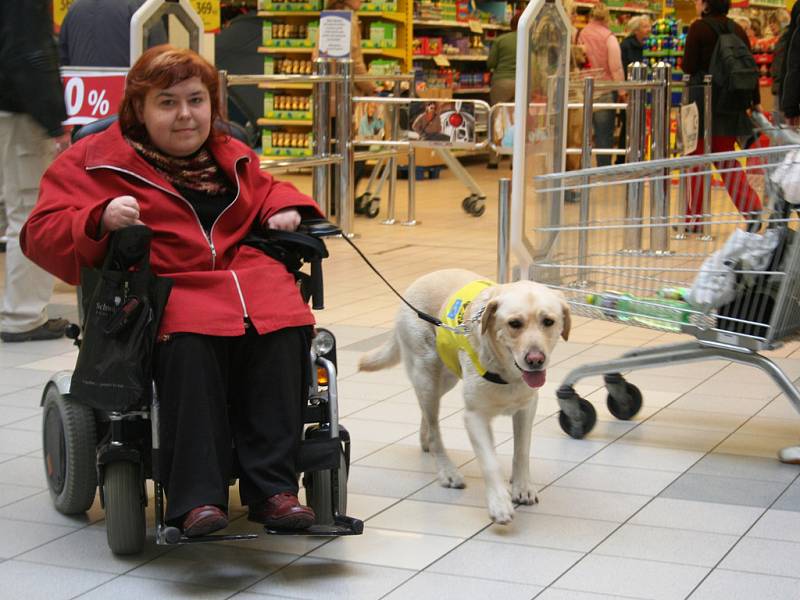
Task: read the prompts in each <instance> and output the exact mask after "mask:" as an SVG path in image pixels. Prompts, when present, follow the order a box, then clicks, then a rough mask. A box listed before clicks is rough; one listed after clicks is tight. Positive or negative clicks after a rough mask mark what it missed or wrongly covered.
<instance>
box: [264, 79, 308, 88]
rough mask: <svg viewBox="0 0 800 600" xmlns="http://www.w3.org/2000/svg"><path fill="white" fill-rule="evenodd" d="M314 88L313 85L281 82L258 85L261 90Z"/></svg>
mask: <svg viewBox="0 0 800 600" xmlns="http://www.w3.org/2000/svg"><path fill="white" fill-rule="evenodd" d="M313 87H314V84H313V83H281V82H279V81H275V82H270V83H259V84H258V89H260V90H310V89H313Z"/></svg>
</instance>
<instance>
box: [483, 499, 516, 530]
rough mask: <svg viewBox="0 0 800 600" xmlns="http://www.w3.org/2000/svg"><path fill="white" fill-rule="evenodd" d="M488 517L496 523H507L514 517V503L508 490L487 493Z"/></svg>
mask: <svg viewBox="0 0 800 600" xmlns="http://www.w3.org/2000/svg"><path fill="white" fill-rule="evenodd" d="M487 500H488V503H489V517H491V519H492V521H494V522H495V523H497V524H498V525H508V524H509V523H511V521H512V520H513V519H514V505H513V504H512V503H511V495H510V494H509V493H508V490H502V492H498V493H490V494H489V495H488V498H487Z"/></svg>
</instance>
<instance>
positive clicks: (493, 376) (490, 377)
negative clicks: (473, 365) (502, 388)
mask: <svg viewBox="0 0 800 600" xmlns="http://www.w3.org/2000/svg"><path fill="white" fill-rule="evenodd" d="M481 377H483V378H484V379H485V380H486V381H490V382H492V383H501V384H503V385H508V382H507V381H506V380H505V379H503V378H502V377H500V375H498V374H497V373H492V372H491V371H486V373H484V374H483V375H481Z"/></svg>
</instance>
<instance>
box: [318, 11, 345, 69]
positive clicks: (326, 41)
mask: <svg viewBox="0 0 800 600" xmlns="http://www.w3.org/2000/svg"><path fill="white" fill-rule="evenodd" d="M352 18H353V13H352V12H350V11H349V10H323V11H322V13H320V17H319V55H320V56H322V57H323V58H349V57H350V40H351V38H352V35H353V25H352Z"/></svg>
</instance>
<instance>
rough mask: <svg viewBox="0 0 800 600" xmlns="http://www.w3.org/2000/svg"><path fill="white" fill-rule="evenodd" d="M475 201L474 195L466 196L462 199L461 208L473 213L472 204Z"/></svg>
mask: <svg viewBox="0 0 800 600" xmlns="http://www.w3.org/2000/svg"><path fill="white" fill-rule="evenodd" d="M474 202H475V197H474V196H467V197H466V198H464V199H463V200H462V201H461V208H463V209H464V212H465V213H471V212H472V204H473V203H474Z"/></svg>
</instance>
